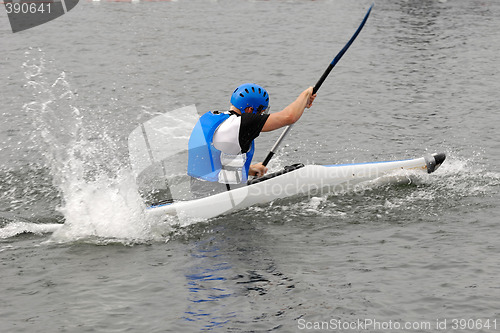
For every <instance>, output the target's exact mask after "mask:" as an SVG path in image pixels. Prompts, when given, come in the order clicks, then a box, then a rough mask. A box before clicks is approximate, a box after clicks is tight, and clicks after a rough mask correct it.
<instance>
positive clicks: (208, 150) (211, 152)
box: [187, 111, 255, 183]
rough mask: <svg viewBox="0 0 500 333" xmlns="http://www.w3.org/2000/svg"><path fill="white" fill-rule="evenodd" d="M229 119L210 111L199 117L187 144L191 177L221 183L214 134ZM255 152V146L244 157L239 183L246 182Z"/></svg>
mask: <svg viewBox="0 0 500 333" xmlns="http://www.w3.org/2000/svg"><path fill="white" fill-rule="evenodd" d="M229 117H230V115H229V114H227V113H213V112H211V111H209V112H207V113H205V114H204V115H203V116H201V117H200V119H199V120H198V122H197V123H196V125H195V126H194V128H193V131H192V132H191V137H190V138H189V143H188V149H189V151H188V170H187V173H188V175H189V176H191V177H195V178H198V179H203V180H207V181H211V182H221V183H223V181H221V180H219V173H220V172H221V170H222V169H223V165H222V163H221V154H222V152H221V151H220V150H218V149H216V148H215V147H214V144H213V138H214V133H215V131H216V130H217V128H218V127H219V125H220V124H222V122H224V121H225V120H227V119H228V118H229ZM254 151H255V144H254V142H253V141H252V146H251V148H250V150H249V151H248V152H247V153H243V155H246V161H245V164H244V166H243V168H242V170H241V171H242V172H241V183H246V182H247V180H248V171H249V169H250V163H251V162H252V157H253V154H254Z"/></svg>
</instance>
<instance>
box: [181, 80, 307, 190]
mask: <svg viewBox="0 0 500 333" xmlns="http://www.w3.org/2000/svg"><path fill="white" fill-rule="evenodd" d="M312 92H313V88H312V87H310V88H307V89H306V90H304V91H303V92H302V93H301V94H300V95H299V96H298V97H297V99H296V100H295V101H294V102H292V103H291V104H290V105H288V106H287V107H286V108H284V109H283V110H282V111H280V112H276V113H272V114H268V111H269V94H268V92H267V91H266V90H265V89H264V88H262V87H261V86H259V85H257V84H254V83H246V84H242V85H241V86H239V87H238V88H236V89H235V90H234V92H233V94H232V96H231V107H230V109H229V111H228V112H219V111H209V112H207V113H205V114H204V115H202V116H201V117H200V119H199V121H198V123H197V124H196V125H195V127H194V129H193V132H192V133H191V137H190V138H189V157H188V175H190V176H191V177H192V182H191V191H192V192H193V193H195V194H196V193H198V194H199V193H203V195H207V194H214V193H218V192H221V191H225V190H229V189H231V188H235V187H238V186H242V185H244V184H246V182H247V180H248V176H257V177H261V176H263V175H264V174H265V173H266V172H267V168H266V167H265V166H264V165H262V163H257V164H251V161H252V157H253V155H254V151H255V144H254V140H255V138H257V137H258V136H259V134H260V133H261V132H269V131H273V130H276V129H279V128H281V127H284V126H288V125H291V124H293V123H295V122H296V121H297V120H299V118H300V117H301V116H302V113H303V112H304V110H305V108H310V107H311V106H312V103H313V101H314V99H315V98H316V95H313V93H312ZM208 182H210V183H208ZM207 188H210V190H209V191H208V192H209V193H207ZM197 196H198V195H197Z"/></svg>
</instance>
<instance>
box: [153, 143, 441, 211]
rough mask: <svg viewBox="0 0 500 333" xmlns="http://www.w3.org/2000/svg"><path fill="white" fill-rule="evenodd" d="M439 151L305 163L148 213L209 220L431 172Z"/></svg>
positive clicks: (436, 164)
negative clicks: (404, 157)
mask: <svg viewBox="0 0 500 333" xmlns="http://www.w3.org/2000/svg"><path fill="white" fill-rule="evenodd" d="M445 158H446V155H445V154H443V153H440V154H432V155H427V156H424V157H421V158H415V159H409V160H401V161H385V162H371V163H356V164H336V165H306V166H303V167H300V168H297V169H294V170H292V171H290V172H286V173H284V174H280V175H279V176H276V177H271V178H269V179H267V180H265V181H262V182H258V183H255V184H251V185H248V186H244V187H241V188H237V189H233V190H231V191H227V192H223V193H219V194H215V195H212V196H209V197H205V198H200V199H195V200H188V201H179V202H174V203H171V204H166V205H160V206H153V207H150V208H149V209H148V212H147V213H148V214H149V215H153V216H164V215H175V216H178V217H180V218H200V219H209V218H213V217H216V216H219V215H223V214H227V213H230V212H233V211H236V210H240V209H244V208H247V207H250V206H253V205H259V204H265V203H268V202H271V201H273V200H276V199H282V198H286V197H291V196H295V195H304V194H315V195H316V194H326V193H330V192H342V191H347V190H349V189H352V188H353V187H354V186H356V185H358V184H360V183H364V182H367V181H371V180H375V179H378V178H380V177H383V176H386V175H389V174H394V173H396V172H397V171H398V170H418V171H422V172H427V173H432V172H434V171H435V170H436V169H437V168H438V167H439V166H440V165H441V164H442V163H443V162H444V160H445Z"/></svg>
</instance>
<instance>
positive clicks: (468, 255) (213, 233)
mask: <svg viewBox="0 0 500 333" xmlns="http://www.w3.org/2000/svg"><path fill="white" fill-rule="evenodd" d="M370 4H371V3H369V2H363V1H333V0H332V1H328V0H320V1H298V0H295V1H292V0H291V1H274V0H273V1H239V0H234V1H229V0H221V1H208V0H206V1H201V0H199V1H187V0H179V1H175V2H143V3H114V2H97V3H96V2H85V1H83V2H81V3H79V4H78V6H77V7H75V8H74V9H73V10H72V11H71V12H69V13H68V14H66V15H64V16H62V17H60V18H58V19H56V20H54V21H52V22H49V23H47V24H44V25H41V26H39V27H36V28H33V29H30V30H26V31H23V32H20V33H16V34H13V33H12V32H11V31H10V27H9V26H8V21H7V16H6V14H5V11H3V10H0V36H1V37H0V40H1V47H2V51H3V52H2V55H1V57H0V76H1V78H2V80H3V81H2V83H3V85H2V89H1V93H0V94H1V99H2V106H1V114H2V125H1V127H0V154H1V162H2V163H1V167H0V258H1V259H0V260H1V273H0V274H1V275H0V295H1V301H0V328H1V332H197V331H204V330H207V331H214V332H267V331H277V332H299V331H308V332H313V331H352V332H356V331H359V332H372V331H377V332H388V331H398V332H410V331H411V332H413V331H416V332H419V331H420V332H443V331H466V332H479V331H480V332H494V331H498V330H500V327H499V326H500V310H499V309H500V284H499V282H498V276H499V274H500V259H499V255H500V245H499V244H500V242H499V239H500V232H499V228H498V216H499V214H500V209H499V206H498V200H499V197H500V195H499V185H500V158H499V156H500V145H499V143H498V134H495V133H498V132H497V128H498V125H499V120H500V116H499V114H498V106H497V104H498V91H500V75H499V74H500V72H499V70H500V69H499V68H500V67H499V66H498V61H497V57H498V54H499V52H500V38H499V37H500V36H499V32H500V21H499V19H498V18H499V17H500V2H498V1H494V0H484V1H465V0H455V1H451V0H450V1H431V0H425V1H412V0H409V1H403V0H397V1H385V0H381V1H377V2H376V3H375V7H374V9H373V11H372V14H371V16H370V19H369V20H368V23H367V24H366V26H365V28H364V29H363V31H362V32H361V34H360V35H359V37H358V39H357V40H356V41H355V43H354V44H353V45H352V47H351V48H350V49H349V51H348V52H347V53H346V55H345V56H344V58H343V59H342V60H341V61H340V62H339V64H338V65H337V67H336V68H335V69H334V70H333V72H332V74H331V76H330V77H329V78H328V79H327V81H326V82H325V83H324V85H323V86H322V88H321V90H320V91H319V94H318V98H317V99H316V102H315V105H314V106H313V108H311V109H310V110H308V111H307V112H306V114H305V115H304V116H303V117H302V119H301V120H300V122H299V123H297V124H296V126H294V129H293V131H292V133H291V135H290V136H289V137H287V139H286V144H285V145H284V146H283V147H282V148H281V150H280V152H279V154H278V156H277V157H276V158H275V159H274V160H273V161H272V162H271V164H270V167H271V169H278V168H280V167H281V166H284V165H287V164H290V163H297V162H302V163H315V164H334V163H351V162H364V161H379V160H390V159H402V158H411V157H420V156H422V155H424V154H427V153H432V152H446V153H447V156H448V158H447V160H446V162H445V163H444V165H443V166H442V167H441V168H440V169H439V170H438V171H437V172H436V173H434V174H431V175H420V176H418V177H417V178H416V179H413V180H412V181H408V182H403V183H398V184H391V183H387V184H382V185H378V186H375V185H374V186H368V187H366V188H364V189H363V190H362V191H353V192H344V193H336V194H323V195H320V196H308V197H294V198H290V199H287V200H281V201H276V202H273V203H271V204H269V205H265V206H260V207H252V208H250V209H246V210H243V211H239V212H236V213H233V214H231V215H227V216H222V217H219V218H214V219H211V220H209V221H192V223H190V224H189V225H188V226H186V227H182V228H181V227H178V226H175V225H173V224H172V223H171V221H168V220H166V221H151V220H148V219H146V218H145V217H144V215H143V214H142V209H143V206H142V203H141V201H140V198H138V195H137V193H136V192H135V187H134V181H133V179H132V178H131V175H130V170H129V166H128V160H127V143H126V139H127V136H128V134H129V133H130V132H131V131H132V130H133V129H134V128H135V127H137V126H138V125H139V124H140V123H142V122H144V121H147V120H148V119H151V118H152V117H154V116H155V115H157V114H159V113H162V112H166V111H169V110H173V109H176V108H178V107H181V106H184V105H190V104H193V103H195V104H196V105H197V108H198V110H199V111H200V112H203V111H207V110H209V109H222V108H226V107H227V106H228V102H229V94H230V92H232V90H233V89H234V87H236V86H237V85H239V84H240V83H243V82H258V83H259V84H261V85H263V86H265V87H266V88H267V89H268V91H269V93H270V94H271V105H272V109H271V111H278V110H280V109H281V108H283V107H285V106H286V105H287V104H288V103H290V102H291V101H293V99H294V98H295V97H296V96H297V95H298V94H299V93H300V92H301V91H302V90H303V89H305V88H306V87H308V86H310V85H314V84H315V82H316V81H317V80H318V78H319V77H320V75H321V73H322V72H323V71H324V69H325V68H326V66H327V65H328V64H329V63H330V61H331V60H332V59H333V57H334V56H335V54H336V53H337V52H338V51H339V50H340V49H341V48H342V47H343V45H344V44H345V43H346V42H347V40H348V39H349V38H350V36H351V35H352V33H353V32H354V31H355V30H356V28H357V26H358V24H359V23H360V21H361V19H362V17H363V15H364V14H365V12H366V10H367V9H368V7H369V5H370ZM278 132H279V131H277V132H275V133H266V134H262V135H261V136H260V137H259V138H258V139H257V143H256V145H257V151H258V152H257V154H256V157H255V159H256V160H262V159H263V158H264V156H265V155H266V153H267V151H268V149H269V148H270V147H271V146H272V144H273V143H274V141H275V140H276V138H277V136H278V135H279V133H278ZM445 320H446V322H445ZM457 320H462V321H457ZM472 320H473V321H472ZM359 322H361V324H362V325H361V326H360V325H358V323H359ZM339 323H342V325H351V324H352V325H351V326H348V327H347V326H340V328H342V329H339V325H340V324H339ZM370 323H371V325H369V324H370ZM363 324H366V325H364V326H363ZM376 324H378V326H377V325H376ZM405 324H409V325H410V326H403V325H405ZM460 324H462V326H460ZM335 325H337V326H335ZM397 325H400V326H397ZM463 325H465V326H463ZM495 325H496V326H495ZM460 328H464V329H463V330H460Z"/></svg>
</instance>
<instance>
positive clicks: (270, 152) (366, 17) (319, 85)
mask: <svg viewBox="0 0 500 333" xmlns="http://www.w3.org/2000/svg"><path fill="white" fill-rule="evenodd" d="M372 8H373V4H372V5H371V6H370V8H369V9H368V12H366V15H365V17H364V18H363V21H361V24H360V25H359V27H358V30H356V32H355V33H354V35H352V37H351V39H350V40H349V42H347V44H346V45H345V46H344V48H343V49H342V50H340V52H339V53H338V54H337V55H336V56H335V58H333V61H332V62H331V63H330V65H328V68H327V69H326V70H325V72H324V73H323V75H321V78H320V79H319V80H318V82H317V83H316V85H315V86H314V88H313V94H315V93H316V92H317V91H318V90H319V88H320V87H321V85H322V84H323V82H325V80H326V78H327V77H328V75H329V74H330V72H331V71H332V69H333V67H335V65H336V64H337V63H338V62H339V60H340V59H341V58H342V56H343V55H344V53H346V51H347V49H348V48H349V47H350V46H351V44H352V42H354V40H355V39H356V37H358V34H359V32H360V31H361V29H363V27H364V25H365V23H366V20H368V16H369V15H370V12H371V11H372ZM291 128H292V125H289V126H287V127H286V128H285V130H284V131H283V133H281V135H280V137H279V138H278V140H277V141H276V143H275V144H274V146H273V147H272V148H271V151H269V153H268V154H267V156H266V158H265V159H264V162H262V164H263V165H264V166H267V164H268V163H269V161H270V160H271V158H273V156H274V154H275V152H276V150H277V149H278V147H279V145H280V144H281V142H282V141H283V139H284V138H285V136H286V135H287V134H288V132H289V131H290V129H291Z"/></svg>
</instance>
